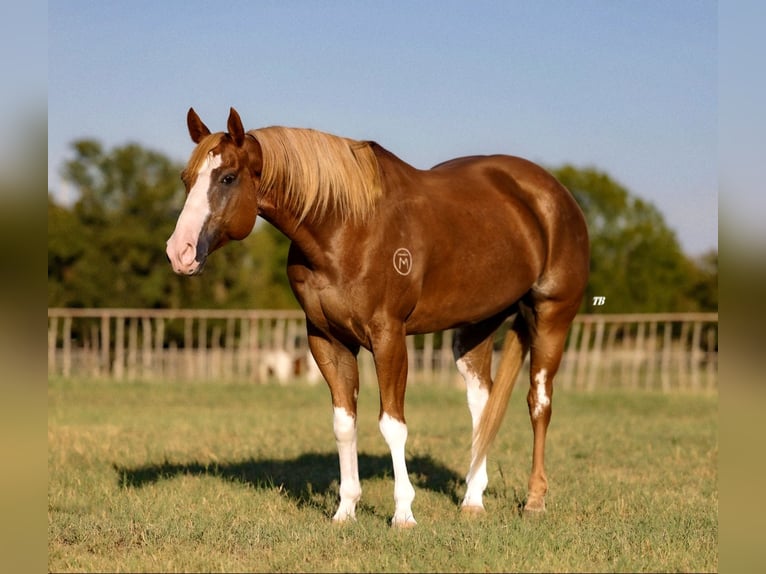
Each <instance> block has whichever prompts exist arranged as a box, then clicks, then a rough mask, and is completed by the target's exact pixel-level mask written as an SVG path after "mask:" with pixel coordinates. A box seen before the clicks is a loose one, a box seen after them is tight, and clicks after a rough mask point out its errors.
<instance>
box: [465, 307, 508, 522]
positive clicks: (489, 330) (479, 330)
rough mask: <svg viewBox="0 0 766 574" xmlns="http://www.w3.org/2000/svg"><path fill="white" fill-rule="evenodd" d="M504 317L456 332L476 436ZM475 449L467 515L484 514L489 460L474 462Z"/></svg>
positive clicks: (472, 458)
mask: <svg viewBox="0 0 766 574" xmlns="http://www.w3.org/2000/svg"><path fill="white" fill-rule="evenodd" d="M503 319H504V317H500V316H499V317H493V318H492V319H488V320H487V321H483V322H481V323H477V324H475V325H467V326H465V327H462V328H459V329H457V330H456V331H455V338H454V340H453V343H452V352H453V355H454V357H455V364H456V365H457V369H458V371H459V372H460V374H461V375H462V377H463V380H464V381H465V387H466V395H467V398H468V410H469V411H470V412H471V422H472V424H473V433H474V435H475V434H476V429H477V427H478V425H479V421H480V420H481V415H482V413H483V412H484V407H485V405H486V404H487V399H488V397H489V392H490V390H491V388H492V378H491V370H492V347H493V340H494V334H495V331H496V330H497V328H498V327H499V326H500V324H501V323H502V322H503ZM475 456H476V452H475V448H472V449H471V468H473V469H475V470H474V472H472V473H471V472H469V474H468V476H467V477H466V492H465V497H464V498H463V503H462V506H461V507H462V510H463V511H464V512H472V513H479V512H483V511H484V504H483V502H482V498H483V495H484V489H485V488H487V481H488V478H487V457H486V456H485V457H483V459H482V460H481V461H474V458H475Z"/></svg>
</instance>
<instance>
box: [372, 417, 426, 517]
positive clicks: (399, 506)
mask: <svg viewBox="0 0 766 574" xmlns="http://www.w3.org/2000/svg"><path fill="white" fill-rule="evenodd" d="M379 426H380V432H381V434H382V435H383V438H384V439H385V440H386V444H388V448H389V449H390V450H391V460H392V462H393V465H394V502H395V503H396V510H395V511H394V517H393V519H392V520H391V523H392V524H393V525H394V526H409V525H414V524H417V523H416V522H415V517H414V516H413V515H412V501H413V500H414V499H415V489H414V488H412V484H411V483H410V478H409V476H407V463H406V461H405V459H404V447H405V444H406V442H407V425H406V424H404V423H403V422H400V421H398V420H396V419H395V418H393V417H391V416H389V415H388V414H387V413H383V416H382V417H381V418H380V422H379Z"/></svg>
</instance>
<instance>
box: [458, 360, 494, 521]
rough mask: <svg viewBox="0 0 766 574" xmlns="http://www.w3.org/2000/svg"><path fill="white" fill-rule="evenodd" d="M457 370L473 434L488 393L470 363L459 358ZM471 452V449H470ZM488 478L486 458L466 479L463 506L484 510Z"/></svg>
mask: <svg viewBox="0 0 766 574" xmlns="http://www.w3.org/2000/svg"><path fill="white" fill-rule="evenodd" d="M456 365H457V369H458V371H459V372H460V374H461V375H462V376H463V379H464V380H465V387H466V395H467V397H468V410H469V411H470V412H471V421H472V423H473V432H474V433H475V432H476V427H477V426H479V421H480V420H481V415H482V413H483V412H484V407H485V406H486V404H487V399H488V398H489V391H488V390H487V388H486V387H483V386H482V385H481V380H480V379H479V377H478V376H477V375H476V373H475V372H474V370H473V368H472V367H471V365H470V363H469V362H468V361H466V360H465V359H463V358H461V359H458V360H457V361H456ZM471 451H473V448H472V449H471ZM473 456H474V454H473V452H472V453H471V466H473ZM488 482H489V478H488V476H487V457H484V458H483V459H482V460H481V462H480V464H479V466H478V467H477V468H476V472H475V473H474V474H473V475H471V474H469V475H468V476H467V477H466V492H465V497H464V498H463V506H478V507H481V508H484V504H483V502H482V497H483V495H484V489H486V488H487V483H488Z"/></svg>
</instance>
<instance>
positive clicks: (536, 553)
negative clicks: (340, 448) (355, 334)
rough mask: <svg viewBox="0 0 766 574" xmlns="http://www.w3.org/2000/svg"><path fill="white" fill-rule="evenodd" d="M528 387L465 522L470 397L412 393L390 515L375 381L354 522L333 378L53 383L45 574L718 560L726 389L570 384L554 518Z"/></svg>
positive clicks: (560, 433) (556, 458)
mask: <svg viewBox="0 0 766 574" xmlns="http://www.w3.org/2000/svg"><path fill="white" fill-rule="evenodd" d="M524 395H525V389H524V388H523V386H522V385H521V384H520V385H519V389H517V391H516V393H515V396H514V397H513V399H512V405H511V406H510V408H509V412H508V414H507V416H506V421H505V423H504V425H503V428H502V429H501V431H500V435H499V436H498V439H497V441H496V442H495V445H494V447H493V450H492V452H491V454H490V462H489V471H490V485H489V489H488V493H487V497H486V500H485V504H486V507H487V510H488V512H487V514H486V515H485V516H484V517H482V518H479V519H473V520H471V519H467V518H464V517H462V516H461V515H460V513H459V511H458V505H459V502H460V499H461V496H462V494H463V490H464V484H463V481H462V476H463V475H464V473H465V471H466V469H467V465H468V462H469V461H468V448H469V442H470V417H469V415H468V409H467V407H466V404H465V398H464V394H463V392H462V391H460V390H459V389H455V388H447V387H437V386H429V385H420V386H412V387H410V388H409V389H408V395H407V409H408V410H407V415H408V423H409V431H410V438H409V441H408V448H407V455H408V456H407V461H408V465H409V472H410V477H411V479H412V481H413V485H414V486H415V489H416V491H417V495H416V498H415V503H414V505H413V510H414V512H415V517H416V518H417V520H418V522H419V524H418V526H417V527H416V528H415V529H412V530H408V531H399V530H394V529H392V528H390V527H389V525H388V524H389V520H390V517H391V514H392V512H393V478H392V471H391V464H390V457H389V454H388V451H387V448H386V446H385V443H384V441H383V439H382V437H381V436H380V434H379V431H378V428H377V410H378V399H377V390H376V389H374V388H371V387H363V389H362V392H361V393H360V415H359V451H360V474H361V477H362V488H363V491H364V493H363V495H362V501H361V503H360V505H359V507H358V510H357V521H356V522H355V523H352V524H347V525H343V526H336V525H333V524H332V523H331V522H330V516H331V515H332V513H333V512H334V510H335V505H336V500H337V491H338V480H337V479H338V462H337V455H336V452H335V442H334V439H333V435H332V409H331V406H330V399H329V393H328V392H327V389H326V388H324V386H321V385H320V386H317V387H307V386H292V387H278V386H252V385H216V384H189V383H184V384H173V383H162V384H147V383H129V384H128V383H106V382H82V381H50V382H49V387H48V568H49V569H50V570H51V571H288V572H299V571H322V572H330V571H337V572H350V571H439V572H451V571H472V572H481V571H503V572H508V571H652V572H658V571H685V572H690V571H695V572H699V571H715V570H717V568H718V480H717V476H718V460H717V459H718V398H717V396H716V395H690V394H670V395H663V394H658V393H652V392H619V391H609V392H608V393H599V394H587V393H585V392H564V391H559V392H558V393H557V394H556V396H555V397H554V402H553V407H554V417H553V422H552V424H551V428H550V431H549V440H548V456H547V470H548V478H549V482H550V492H549V495H548V498H547V503H548V504H547V506H548V512H547V513H546V515H545V516H543V517H542V518H539V519H526V518H523V517H522V516H521V515H520V512H519V508H520V505H521V503H522V502H523V498H524V496H525V486H526V481H527V477H528V470H529V466H530V456H531V455H530V452H531V430H530V426H529V421H528V417H527V413H526V403H525V401H524Z"/></svg>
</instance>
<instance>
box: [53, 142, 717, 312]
mask: <svg viewBox="0 0 766 574" xmlns="http://www.w3.org/2000/svg"><path fill="white" fill-rule="evenodd" d="M72 152H73V157H72V159H70V160H69V161H67V162H66V163H65V165H64V166H63V167H62V179H63V181H64V182H65V183H66V184H67V185H68V186H70V187H71V188H73V189H74V190H75V192H76V197H77V199H76V200H75V201H74V203H72V204H71V205H64V204H62V203H61V202H59V201H57V200H56V198H55V196H54V194H53V193H51V192H50V191H49V193H48V306H49V307H135V308H232V309H233V308H264V309H285V308H297V306H298V304H297V302H296V301H295V298H294V297H293V295H292V292H291V290H290V286H289V284H288V282H287V276H286V273H285V266H286V260H287V250H288V247H289V241H288V240H287V239H286V238H285V237H284V236H283V235H282V234H281V233H279V232H278V231H276V230H275V229H274V228H273V227H272V226H271V225H269V224H267V223H265V222H262V221H260V220H259V223H258V224H257V225H256V227H255V229H254V230H253V233H252V234H251V235H250V237H249V238H248V239H246V240H245V241H242V242H233V243H230V244H229V245H227V246H226V247H225V248H224V249H221V250H220V251H218V252H216V253H215V255H213V256H212V257H211V258H210V259H209V260H208V262H207V264H206V269H205V272H204V273H203V274H202V275H201V276H197V277H191V278H189V277H179V276H177V275H175V274H174V273H173V272H172V270H171V268H170V265H169V264H168V262H167V260H166V257H165V241H166V240H167V238H168V237H169V236H170V234H171V233H172V231H173V228H174V226H175V222H176V219H177V216H178V213H179V211H180V209H181V206H182V205H183V201H184V190H183V185H182V184H181V181H180V178H179V174H180V172H181V169H182V167H183V166H181V165H179V164H178V163H176V162H174V161H172V160H171V159H169V158H168V157H167V156H165V155H163V154H161V153H158V152H156V151H152V150H149V149H146V148H144V147H142V146H139V145H136V144H128V145H124V146H118V147H114V148H112V149H105V148H104V146H103V145H102V144H101V143H100V142H98V141H97V140H93V139H83V140H78V141H76V142H74V143H73V144H72ZM550 171H551V172H552V173H553V174H554V175H555V176H556V177H557V178H558V179H559V181H561V183H563V184H564V185H565V186H566V187H567V188H569V190H570V191H571V192H572V193H573V194H574V196H575V198H576V200H577V201H578V203H579V204H580V206H581V207H582V209H583V211H584V212H585V216H586V219H587V221H588V228H589V232H590V238H591V275H590V282H589V285H588V290H587V293H586V297H585V299H584V301H583V306H582V311H583V312H609V313H629V312H673V311H679V312H680V311H717V310H718V253H717V252H716V251H713V252H710V253H707V254H705V255H704V256H702V257H699V258H690V257H688V256H687V255H685V254H684V253H683V252H682V250H681V248H680V245H679V243H678V240H677V238H676V236H675V233H674V232H673V231H672V230H671V229H670V228H669V227H668V226H667V224H666V222H665V221H664V218H663V217H662V214H661V213H660V212H659V211H658V210H657V208H656V207H655V206H654V205H652V204H651V203H649V202H647V201H644V200H642V199H641V198H639V197H636V196H634V195H633V194H631V193H630V192H629V191H628V190H627V189H625V188H624V187H623V186H621V185H620V184H619V183H618V182H616V181H615V180H614V179H612V178H611V177H610V176H609V175H608V174H606V173H604V172H602V171H599V170H598V169H596V168H593V167H586V168H578V167H575V166H571V165H564V166H561V167H557V168H552V169H550ZM594 297H603V298H604V305H603V306H594Z"/></svg>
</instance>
